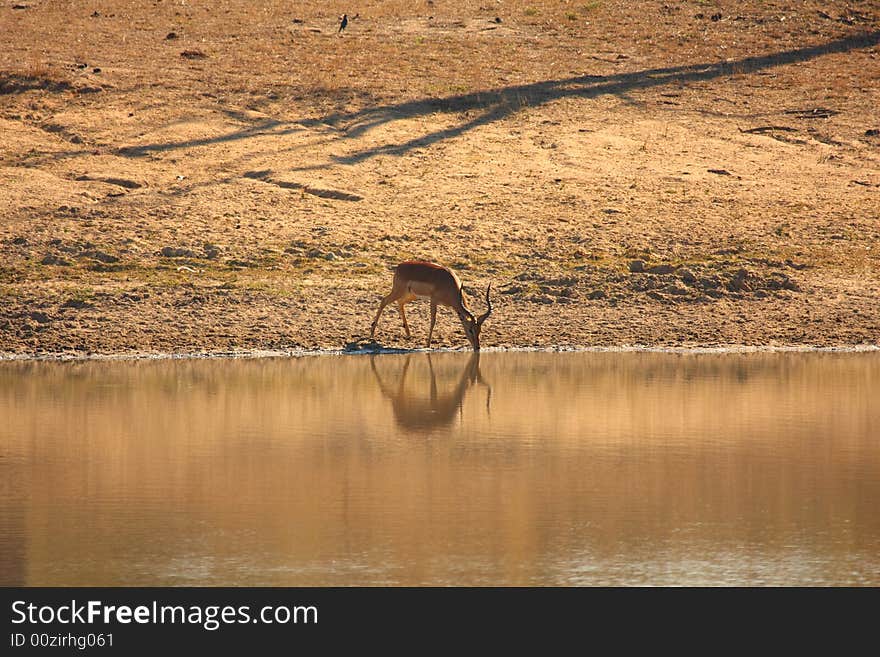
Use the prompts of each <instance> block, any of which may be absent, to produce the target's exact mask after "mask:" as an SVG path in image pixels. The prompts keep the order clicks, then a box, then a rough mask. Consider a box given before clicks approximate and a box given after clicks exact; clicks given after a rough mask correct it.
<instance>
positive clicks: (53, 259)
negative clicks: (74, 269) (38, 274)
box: [40, 253, 70, 267]
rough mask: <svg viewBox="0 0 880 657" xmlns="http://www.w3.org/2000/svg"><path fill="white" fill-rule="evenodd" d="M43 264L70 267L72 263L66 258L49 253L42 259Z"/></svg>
mask: <svg viewBox="0 0 880 657" xmlns="http://www.w3.org/2000/svg"><path fill="white" fill-rule="evenodd" d="M40 264H41V265H55V266H57V267H69V266H70V263H69V262H68V261H67V260H65V259H64V258H60V257H58V256H57V255H53V254H51V253H50V254H49V255H47V256H46V257H45V258H43V259H42V260H40Z"/></svg>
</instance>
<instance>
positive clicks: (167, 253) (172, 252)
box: [159, 246, 196, 258]
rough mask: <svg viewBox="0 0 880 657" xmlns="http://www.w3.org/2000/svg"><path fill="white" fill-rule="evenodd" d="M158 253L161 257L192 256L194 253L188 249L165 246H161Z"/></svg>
mask: <svg viewBox="0 0 880 657" xmlns="http://www.w3.org/2000/svg"><path fill="white" fill-rule="evenodd" d="M159 255H161V256H162V257H163V258H194V257H195V255H196V254H195V253H193V252H192V251H190V250H189V249H181V248H176V247H173V246H166V247H163V248H162V250H161V251H159Z"/></svg>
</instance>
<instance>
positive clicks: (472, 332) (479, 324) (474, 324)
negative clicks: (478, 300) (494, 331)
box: [459, 284, 492, 351]
mask: <svg viewBox="0 0 880 657" xmlns="http://www.w3.org/2000/svg"><path fill="white" fill-rule="evenodd" d="M491 288H492V285H491V284H490V285H489V287H487V288H486V312H485V313H483V314H482V315H480V316H479V317H474V314H473V313H472V312H471V311H469V310H467V309H463V312H462V313H461V314H459V319H461V325H462V326H463V327H464V333H465V335H466V336H467V339H468V342H470V343H471V347H473V348H474V351H479V350H480V331H481V330H482V329H483V322H485V321H486V320H487V319H488V318H489V315H491V314H492V302H491V301H490V300H489V290H490V289H491Z"/></svg>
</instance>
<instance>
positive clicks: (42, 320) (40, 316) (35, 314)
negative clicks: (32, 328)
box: [28, 310, 51, 324]
mask: <svg viewBox="0 0 880 657" xmlns="http://www.w3.org/2000/svg"><path fill="white" fill-rule="evenodd" d="M28 317H30V318H31V319H32V320H34V321H35V322H37V323H38V324H47V323H48V322H50V321H51V318H50V317H49V315H47V314H46V313H41V312H40V311H39V310H34V311H32V312H30V313H28Z"/></svg>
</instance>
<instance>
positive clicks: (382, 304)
mask: <svg viewBox="0 0 880 657" xmlns="http://www.w3.org/2000/svg"><path fill="white" fill-rule="evenodd" d="M396 298H397V295H396V293H395V291H394V290H391V292H389V293H388V295H387V296H385V298H383V299H382V301H381V302H380V303H379V310H377V311H376V317H375V318H373V323H372V324H371V325H370V340H372V339H373V335H374V334H375V333H376V325H377V324H378V323H379V316H380V315H381V314H382V311H383V310H385V306H387V305H388V304H389V303H391V302H392V301H394V300H395V299H396Z"/></svg>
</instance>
